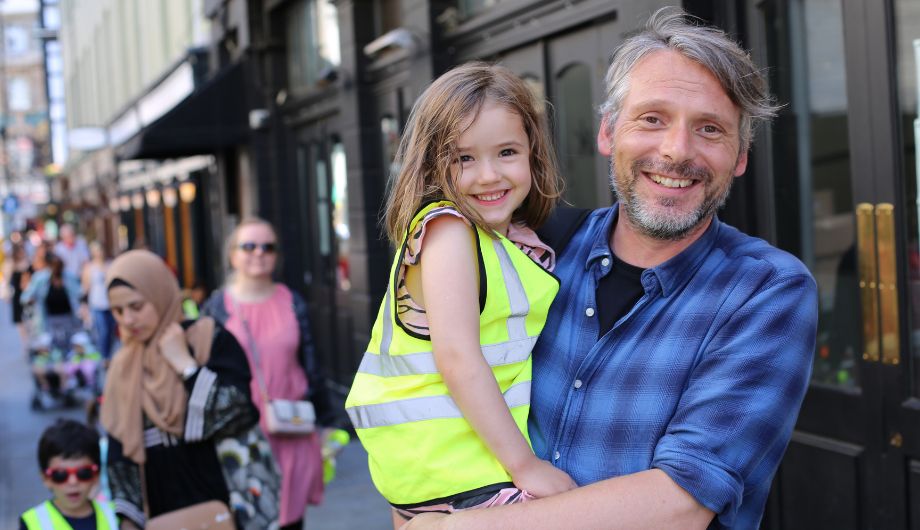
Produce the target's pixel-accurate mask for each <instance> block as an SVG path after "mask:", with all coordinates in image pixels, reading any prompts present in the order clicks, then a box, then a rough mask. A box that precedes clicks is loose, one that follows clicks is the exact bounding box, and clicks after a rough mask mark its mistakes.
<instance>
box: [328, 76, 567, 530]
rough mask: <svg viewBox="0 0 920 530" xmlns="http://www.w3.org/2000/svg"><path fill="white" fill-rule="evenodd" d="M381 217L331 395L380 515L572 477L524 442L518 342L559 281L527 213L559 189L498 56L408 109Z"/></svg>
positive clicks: (560, 486) (463, 504) (536, 327)
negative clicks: (376, 301) (356, 330)
mask: <svg viewBox="0 0 920 530" xmlns="http://www.w3.org/2000/svg"><path fill="white" fill-rule="evenodd" d="M397 160H398V164H399V166H400V168H401V169H400V172H399V174H398V175H396V176H395V181H394V183H393V186H392V188H391V189H392V191H391V192H390V194H389V196H388V199H387V210H386V227H387V232H388V235H389V237H390V241H391V242H392V243H393V244H394V245H396V248H398V249H400V251H399V252H398V253H397V255H396V257H395V259H394V261H393V266H392V270H391V273H390V276H389V277H390V283H389V286H388V288H387V291H386V295H385V297H384V300H383V303H382V305H381V309H380V312H379V313H378V317H377V321H376V323H375V324H374V328H373V331H372V336H371V341H370V344H369V345H368V347H367V353H365V355H364V359H363V360H362V362H361V366H360V367H359V369H358V373H357V375H356V376H355V380H354V384H353V385H352V388H351V392H350V393H349V395H348V400H347V401H346V410H347V412H348V414H349V416H350V417H351V420H352V423H353V424H354V426H355V429H356V431H357V433H358V436H359V438H360V439H361V443H362V444H364V447H365V449H367V452H368V456H369V460H370V469H371V475H372V477H373V479H374V484H375V485H376V486H377V489H378V490H380V492H381V493H382V494H383V496H384V497H386V499H387V500H388V501H389V502H390V504H391V505H392V506H393V508H394V512H393V524H394V526H399V525H401V524H402V523H403V522H404V521H405V520H408V519H410V518H411V517H413V516H415V515H416V514H419V513H424V512H431V511H434V512H452V511H456V510H463V509H468V508H481V507H485V506H492V505H499V504H513V503H517V502H520V501H522V500H526V499H528V498H533V497H545V496H549V495H554V494H557V493H561V492H564V491H566V490H569V489H571V488H573V487H575V483H574V482H573V481H572V479H571V478H569V476H568V475H567V474H566V473H565V472H563V471H560V470H558V469H556V468H554V467H553V466H552V465H551V464H550V463H549V462H546V461H545V460H541V459H539V458H537V457H536V456H535V455H534V453H533V451H531V449H530V444H529V440H528V435H527V428H526V423H527V414H528V411H529V405H530V384H531V381H530V372H531V348H532V347H533V344H534V342H535V341H536V339H537V336H538V335H539V333H540V331H541V330H542V329H543V325H544V323H545V321H546V315H547V312H548V311H549V307H550V304H551V303H552V301H553V298H554V297H555V295H556V292H557V291H558V289H559V282H558V280H556V278H555V277H553V275H552V274H551V273H550V271H551V270H552V268H553V264H554V256H553V251H552V250H551V249H550V248H549V247H548V246H546V245H545V244H544V243H543V242H541V241H540V240H539V238H538V237H537V235H536V233H535V232H534V231H533V228H534V227H538V226H539V225H540V224H541V223H542V222H543V220H544V219H545V218H546V216H547V215H548V214H549V212H550V211H551V210H552V207H553V205H554V204H555V201H556V199H557V197H558V195H559V193H558V190H557V186H558V179H559V177H558V171H557V166H556V162H555V158H554V156H553V147H552V145H551V143H550V140H549V129H548V126H547V124H546V121H545V117H544V116H543V115H542V114H541V113H540V112H539V111H538V110H537V104H536V101H535V100H534V97H533V95H532V94H531V92H530V90H529V89H528V88H527V85H526V84H525V83H524V81H523V80H522V79H521V78H519V77H517V76H516V75H515V74H513V73H512V72H511V71H510V70H508V69H506V68H504V67H501V66H490V65H487V64H484V63H471V64H467V65H464V66H460V67H458V68H455V69H453V70H451V71H449V72H447V73H446V74H444V75H443V76H441V77H440V78H438V79H437V80H435V81H434V82H433V83H432V84H431V86H430V87H429V88H428V89H427V90H425V92H424V93H423V94H422V96H421V97H420V98H419V100H418V101H417V102H416V104H415V106H414V107H413V109H412V113H411V115H410V118H409V123H408V125H407V128H406V133H405V135H404V136H403V138H402V142H401V143H400V147H399V151H398V153H397Z"/></svg>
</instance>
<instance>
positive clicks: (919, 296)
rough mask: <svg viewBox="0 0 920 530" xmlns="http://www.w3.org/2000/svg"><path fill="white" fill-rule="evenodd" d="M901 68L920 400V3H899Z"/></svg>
mask: <svg viewBox="0 0 920 530" xmlns="http://www.w3.org/2000/svg"><path fill="white" fill-rule="evenodd" d="M895 15H896V16H895V17H894V20H895V21H896V35H897V37H896V38H897V42H896V44H897V60H898V63H897V68H898V107H899V108H898V110H899V111H900V113H899V123H900V125H901V142H902V144H901V146H900V147H901V149H902V151H901V152H902V160H903V163H904V166H903V172H904V184H905V188H906V197H905V198H906V199H907V200H906V201H905V202H904V212H905V214H904V216H905V219H906V220H907V227H908V229H907V234H908V240H907V241H908V244H907V263H908V267H909V271H908V280H907V281H908V286H909V287H908V289H907V293H908V296H909V299H910V315H911V317H910V320H909V325H910V335H909V336H910V341H911V352H912V355H910V356H909V357H908V358H907V359H908V362H909V363H910V373H911V376H912V382H911V388H912V393H913V395H914V396H915V397H920V191H918V190H920V156H917V154H918V153H917V152H918V150H920V148H918V146H917V138H918V137H920V4H918V3H917V2H916V0H898V1H896V2H895Z"/></svg>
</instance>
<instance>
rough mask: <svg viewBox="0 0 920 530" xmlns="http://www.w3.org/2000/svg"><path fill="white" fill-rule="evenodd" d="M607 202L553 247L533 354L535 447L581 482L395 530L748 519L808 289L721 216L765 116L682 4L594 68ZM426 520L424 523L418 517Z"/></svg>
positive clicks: (793, 397) (800, 381) (776, 425)
mask: <svg viewBox="0 0 920 530" xmlns="http://www.w3.org/2000/svg"><path fill="white" fill-rule="evenodd" d="M606 85H607V100H606V102H605V103H604V105H603V106H602V108H601V113H602V124H601V127H600V130H599V132H598V135H597V145H598V150H599V151H600V152H601V153H602V154H604V155H605V156H608V157H610V160H611V164H610V167H611V183H612V186H613V188H614V190H615V191H616V193H617V197H618V199H619V201H618V202H617V203H616V204H615V205H614V206H612V207H610V208H602V209H599V210H595V211H594V212H592V213H591V214H590V215H589V216H588V217H587V219H586V220H585V222H584V223H583V224H582V226H580V227H579V229H578V230H577V231H576V232H575V234H574V236H573V237H572V240H571V242H570V243H569V245H568V247H567V248H566V249H565V251H564V252H563V253H562V254H561V255H560V256H558V257H557V265H556V274H557V275H558V276H559V277H560V279H561V280H562V288H561V290H560V291H559V295H558V296H557V297H556V300H555V302H554V303H553V306H552V310H551V312H550V314H549V319H548V321H547V325H546V327H545V328H544V330H543V333H542V335H541V338H540V341H539V342H538V343H537V346H536V348H535V350H534V375H533V387H532V388H533V390H532V398H531V414H530V424H529V429H530V437H531V440H532V443H533V448H534V452H535V453H536V454H537V456H539V457H540V458H544V459H546V460H549V461H550V462H552V463H553V464H554V465H555V466H557V467H559V468H561V469H562V470H564V471H566V472H567V473H569V475H570V476H571V477H572V478H573V479H574V480H575V481H576V482H577V483H578V484H579V485H580V486H583V487H581V488H578V489H576V490H572V491H569V492H566V493H563V494H561V495H557V496H554V497H549V498H545V499H538V500H536V501H534V502H531V503H525V504H523V505H517V506H504V507H500V508H495V509H488V510H479V511H471V512H465V513H461V514H455V515H451V516H449V517H442V518H438V516H426V517H424V518H418V520H414V521H413V522H412V523H410V525H409V526H408V527H409V528H412V529H415V528H509V529H510V528H522V529H527V530H535V529H542V528H553V529H555V528H580V529H584V528H680V529H685V528H706V527H710V528H739V529H742V528H744V529H746V528H757V527H758V525H759V523H760V520H761V518H762V516H763V511H764V505H765V503H766V500H767V496H768V494H769V489H770V483H771V481H772V478H773V475H774V474H775V472H776V469H777V467H778V465H779V462H780V459H781V458H782V455H783V453H784V451H785V449H786V446H787V444H788V442H789V438H790V436H791V433H792V429H793V426H794V425H795V420H796V417H797V415H798V410H799V407H800V405H801V402H802V399H803V397H804V394H805V391H806V388H807V385H808V381H809V376H810V372H811V362H812V354H813V351H814V345H815V332H816V326H817V288H816V285H815V282H814V280H813V279H812V277H811V275H810V273H809V272H808V270H807V269H806V267H805V266H804V265H803V264H802V263H801V262H800V261H799V260H797V259H796V258H795V257H793V256H791V255H790V254H788V253H786V252H783V251H781V250H779V249H776V248H774V247H772V246H770V245H769V244H768V243H766V242H765V241H763V240H760V239H756V238H753V237H750V236H748V235H745V234H743V233H741V232H739V231H738V230H736V229H734V228H732V227H730V226H728V225H726V224H724V223H722V222H721V221H719V219H718V218H717V217H716V212H717V210H718V209H719V207H720V206H721V205H722V204H723V203H724V202H725V199H726V198H727V197H728V193H729V190H730V188H731V184H732V181H733V180H734V178H736V177H739V176H741V175H742V174H743V173H744V171H745V168H746V166H747V161H748V149H749V147H750V143H751V136H752V134H753V128H754V124H755V123H756V122H757V121H761V120H765V119H768V118H769V117H771V116H772V115H773V113H774V112H775V107H774V106H773V105H772V104H771V100H770V97H769V94H768V93H767V89H766V81H765V80H764V78H763V76H762V75H761V72H760V71H759V70H758V69H757V67H756V66H755V65H754V64H753V62H752V61H751V59H750V57H749V56H748V54H747V53H745V52H744V51H743V50H742V49H741V48H740V47H739V46H738V45H737V44H736V43H734V42H733V41H731V40H730V39H729V38H728V37H726V35H725V34H724V33H723V32H721V31H719V30H716V29H713V28H707V27H703V26H699V25H696V24H694V23H692V22H690V21H688V20H687V18H686V16H685V15H684V14H683V13H682V12H681V11H679V10H677V9H665V10H661V11H659V12H657V13H655V14H654V15H653V16H652V17H651V19H650V20H649V22H648V24H647V26H646V28H645V31H643V32H642V33H639V34H637V35H635V36H633V37H630V38H629V39H627V40H626V41H625V42H624V43H623V45H622V46H620V48H619V49H618V50H617V52H616V54H615V56H614V60H613V63H612V65H611V66H610V69H609V70H608V73H607V79H606ZM428 525H430V526H428Z"/></svg>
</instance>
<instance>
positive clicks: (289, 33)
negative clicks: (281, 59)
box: [286, 0, 341, 89]
mask: <svg viewBox="0 0 920 530" xmlns="http://www.w3.org/2000/svg"><path fill="white" fill-rule="evenodd" d="M286 15H287V16H286V25H287V27H286V38H287V49H288V54H287V59H288V87H289V88H291V89H298V88H299V89H303V88H306V87H309V86H313V85H315V84H323V83H327V82H330V81H332V80H334V79H335V69H336V68H337V67H338V66H339V64H341V51H340V47H339V24H338V11H337V9H336V7H335V4H334V3H333V1H332V0H300V1H297V2H294V3H293V4H292V5H291V7H290V8H289V9H288V11H287V12H286Z"/></svg>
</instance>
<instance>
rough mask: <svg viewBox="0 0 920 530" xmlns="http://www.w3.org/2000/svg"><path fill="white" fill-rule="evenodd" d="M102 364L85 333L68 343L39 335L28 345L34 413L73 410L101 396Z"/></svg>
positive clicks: (48, 334)
mask: <svg viewBox="0 0 920 530" xmlns="http://www.w3.org/2000/svg"><path fill="white" fill-rule="evenodd" d="M61 345H64V348H62V347H61ZM65 348H66V349H65ZM101 364H102V357H101V355H100V354H99V352H98V351H97V350H96V348H95V347H94V346H93V345H92V341H90V340H89V335H87V333H86V332H85V331H78V332H76V333H74V334H73V335H72V336H71V337H69V338H68V340H67V341H66V342H61V341H57V340H54V337H53V336H52V334H50V333H41V334H39V335H38V336H36V337H35V339H33V340H32V342H31V344H30V345H29V365H30V367H31V369H32V378H33V381H34V383H35V391H34V393H33V394H32V401H31V407H32V410H47V409H51V408H55V407H58V406H64V407H70V406H74V405H78V404H79V403H81V401H83V400H86V399H92V398H94V397H95V396H96V395H98V394H99V386H100V384H101V382H100V379H101V378H100V377H99V372H100V370H101ZM81 398H83V399H82V400H81Z"/></svg>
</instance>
